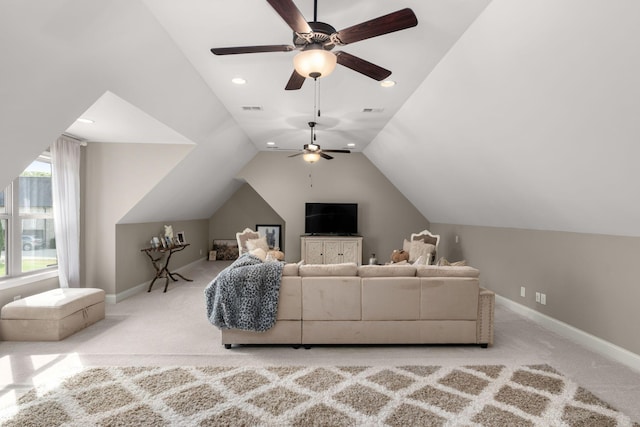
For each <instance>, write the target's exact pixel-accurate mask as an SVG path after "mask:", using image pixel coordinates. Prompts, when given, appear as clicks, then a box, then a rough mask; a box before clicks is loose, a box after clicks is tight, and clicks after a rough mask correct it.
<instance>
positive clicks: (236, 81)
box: [231, 77, 247, 85]
mask: <svg viewBox="0 0 640 427" xmlns="http://www.w3.org/2000/svg"><path fill="white" fill-rule="evenodd" d="M231 82H232V83H233V84H237V85H243V84H245V83H247V81H246V80H245V79H243V78H242V77H234V78H233V79H231Z"/></svg>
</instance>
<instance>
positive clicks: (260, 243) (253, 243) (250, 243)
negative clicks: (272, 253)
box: [247, 236, 269, 254]
mask: <svg viewBox="0 0 640 427" xmlns="http://www.w3.org/2000/svg"><path fill="white" fill-rule="evenodd" d="M258 248H260V249H262V250H263V251H264V253H265V254H266V253H267V252H269V244H268V243H267V238H266V237H264V236H263V237H259V238H257V239H249V240H247V249H248V250H249V251H252V250H254V249H258Z"/></svg>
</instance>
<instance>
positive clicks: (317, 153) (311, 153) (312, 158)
mask: <svg viewBox="0 0 640 427" xmlns="http://www.w3.org/2000/svg"><path fill="white" fill-rule="evenodd" d="M308 124H309V128H311V142H310V143H309V144H304V146H303V149H302V151H300V152H299V153H296V154H292V155H290V156H289V157H296V156H300V155H301V156H302V158H303V159H304V160H305V162H307V163H315V162H317V161H318V160H320V157H322V158H323V159H327V160H331V159H333V156H330V155H328V154H327V153H343V154H349V153H351V150H323V149H322V148H320V145H318V144H316V133H315V128H316V125H317V123H316V122H309V123H308Z"/></svg>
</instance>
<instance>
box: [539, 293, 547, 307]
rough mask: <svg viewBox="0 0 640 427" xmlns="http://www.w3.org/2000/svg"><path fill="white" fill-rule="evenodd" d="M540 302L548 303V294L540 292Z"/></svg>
mask: <svg viewBox="0 0 640 427" xmlns="http://www.w3.org/2000/svg"><path fill="white" fill-rule="evenodd" d="M540 304H542V305H547V294H540Z"/></svg>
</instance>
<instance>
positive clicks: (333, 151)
mask: <svg viewBox="0 0 640 427" xmlns="http://www.w3.org/2000/svg"><path fill="white" fill-rule="evenodd" d="M322 151H324V152H325V153H343V154H351V150H322Z"/></svg>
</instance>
